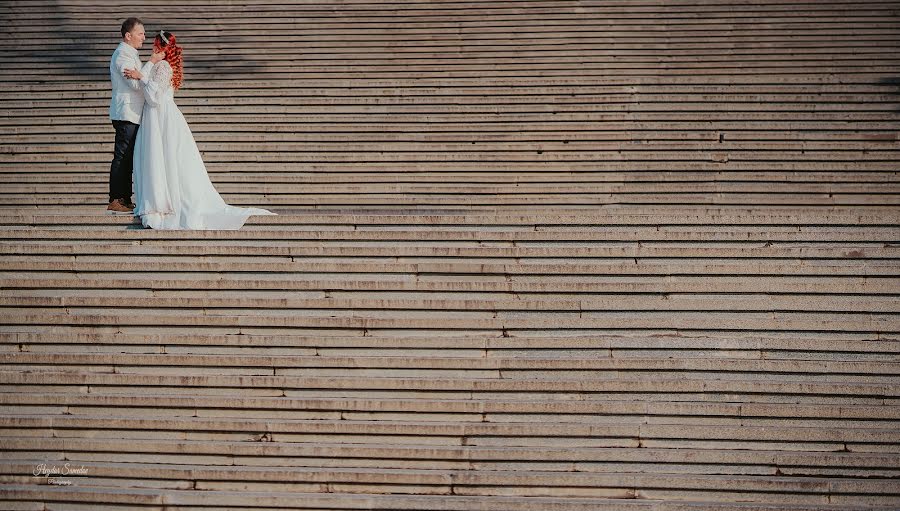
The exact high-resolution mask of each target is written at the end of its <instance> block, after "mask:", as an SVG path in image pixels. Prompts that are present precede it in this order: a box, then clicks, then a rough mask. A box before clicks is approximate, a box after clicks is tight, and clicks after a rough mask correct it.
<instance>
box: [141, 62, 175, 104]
mask: <svg viewBox="0 0 900 511" xmlns="http://www.w3.org/2000/svg"><path fill="white" fill-rule="evenodd" d="M148 77H149V79H148V80H147V83H146V85H145V86H144V87H143V91H144V99H146V100H147V102H148V103H150V104H151V105H152V106H159V104H160V103H162V99H163V95H164V94H165V92H166V89H168V87H169V85H170V83H171V82H172V66H170V65H169V63H168V62H166V61H162V62H160V63H159V64H156V65H155V66H153V68H152V69H151V70H150V72H149V73H148Z"/></svg>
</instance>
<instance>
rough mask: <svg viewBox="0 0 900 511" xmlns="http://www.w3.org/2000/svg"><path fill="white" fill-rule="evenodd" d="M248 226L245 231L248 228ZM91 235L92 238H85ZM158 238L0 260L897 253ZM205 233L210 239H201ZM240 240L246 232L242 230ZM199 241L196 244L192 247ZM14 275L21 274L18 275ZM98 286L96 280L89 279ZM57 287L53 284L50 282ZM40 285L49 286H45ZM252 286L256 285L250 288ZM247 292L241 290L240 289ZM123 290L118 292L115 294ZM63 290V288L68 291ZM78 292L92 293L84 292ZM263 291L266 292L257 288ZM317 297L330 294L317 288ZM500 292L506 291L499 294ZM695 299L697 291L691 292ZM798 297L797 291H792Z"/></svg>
mask: <svg viewBox="0 0 900 511" xmlns="http://www.w3.org/2000/svg"><path fill="white" fill-rule="evenodd" d="M251 225H252V224H251ZM96 232H97V231H93V232H92V234H94V233H96ZM171 232H172V231H169V232H167V233H166V234H160V235H158V236H159V237H158V238H149V237H143V238H132V239H120V240H113V242H110V241H108V240H96V239H94V237H93V236H89V237H85V238H82V239H78V238H77V237H73V238H70V239H68V240H51V241H49V242H42V241H41V240H33V241H32V240H22V239H20V240H16V241H11V242H5V241H0V253H3V254H7V255H11V254H30V253H33V254H36V255H37V254H53V255H58V254H99V255H104V254H109V251H110V245H114V246H115V250H116V252H117V253H118V254H121V255H127V254H141V255H151V254H152V255H159V254H165V255H228V256H245V257H250V256H256V255H268V256H284V257H298V258H309V257H317V258H325V257H328V258H334V257H339V258H346V257H366V258H370V257H382V258H385V257H386V258H391V260H395V258H399V257H403V258H407V257H441V258H461V257H474V258H486V257H493V258H507V259H510V258H512V259H514V258H561V259H565V258H570V259H583V258H590V259H596V258H601V257H602V258H607V257H617V258H629V259H630V258H647V257H666V258H729V257H743V258H804V259H805V258H812V259H897V258H898V248H900V247H897V246H895V245H893V244H886V243H869V244H866V243H860V242H855V243H817V242H804V243H780V242H765V243H762V242H745V243H738V242H728V243H702V244H701V243H696V244H684V243H677V242H675V243H665V242H656V243H633V242H631V243H629V242H621V243H616V242H594V243H578V244H575V243H571V244H570V245H571V246H564V245H565V244H564V243H562V242H560V243H551V242H544V243H533V244H531V246H529V245H525V246H523V245H521V244H515V246H513V244H512V243H496V244H479V243H474V242H445V243H440V242H419V243H417V244H410V243H396V242H394V243H390V242H382V243H377V242H368V243H363V242H360V243H355V244H354V243H349V242H346V241H344V242H340V243H328V242H327V241H319V242H317V243H312V242H303V241H298V242H292V241H289V240H277V241H267V240H255V241H254V240H253V239H252V238H250V239H249V240H247V239H243V240H242V242H241V243H239V244H238V243H235V241H239V240H241V237H239V236H236V235H235V237H234V238H230V240H229V239H227V238H226V239H224V240H219V242H218V243H217V242H216V239H215V236H214V235H212V234H205V235H200V234H198V232H200V231H198V232H195V233H193V236H190V237H189V236H187V235H183V234H182V235H180V237H179V235H178V234H171ZM205 232H206V233H210V232H211V231H205ZM246 232H252V231H250V230H249V229H248V230H247V231H246ZM194 237H196V238H199V239H195V238H194ZM171 240H177V241H178V243H172V242H171ZM20 273H21V272H20ZM0 275H4V276H3V277H0V278H7V279H8V278H11V275H13V274H11V273H9V272H3V273H0ZM33 277H34V278H40V275H33ZM94 277H95V278H99V277H100V275H94ZM51 278H53V279H58V277H57V276H53V277H51ZM44 280H47V282H45V285H50V283H49V279H46V278H45V279H44ZM60 282H69V280H60ZM257 284H259V283H257ZM744 284H745V285H748V286H749V287H744V288H741V290H740V291H745V292H753V291H760V292H765V290H764V289H762V288H760V287H756V286H752V285H750V284H752V283H747V282H744ZM248 285H249V284H248ZM123 286H124V287H126V288H128V287H129V286H128V285H127V284H123V285H121V286H118V287H123ZM67 287H71V284H68V285H67ZM85 287H97V286H91V285H89V284H88V285H86V286H85ZM260 289H267V288H260ZM324 289H330V288H328V287H325V288H324ZM505 290H506V291H508V290H509V289H505ZM699 291H700V292H703V291H702V290H699ZM798 291H799V290H798Z"/></svg>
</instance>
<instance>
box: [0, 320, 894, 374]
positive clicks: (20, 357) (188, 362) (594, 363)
mask: <svg viewBox="0 0 900 511" xmlns="http://www.w3.org/2000/svg"><path fill="white" fill-rule="evenodd" d="M163 333H165V332H163ZM147 334H149V335H152V330H151V331H149V332H147ZM0 360H2V361H3V363H4V364H7V365H8V366H9V369H14V368H16V367H17V366H18V367H22V366H34V367H41V368H42V369H41V370H42V371H51V372H57V371H58V370H59V369H69V368H72V369H77V368H78V367H83V368H86V369H85V370H87V371H93V372H110V371H109V370H104V369H107V368H110V367H116V368H117V369H118V372H129V373H135V372H140V370H141V367H147V368H158V369H160V370H161V368H176V367H179V366H180V367H189V368H191V371H196V372H197V373H196V374H204V373H203V372H202V371H201V369H202V368H218V369H221V370H222V371H223V372H221V373H215V372H213V373H210V372H207V373H205V374H225V373H224V371H225V370H226V368H234V369H238V370H239V369H247V370H248V373H247V374H251V373H252V374H257V375H262V376H266V375H268V376H272V375H278V376H305V377H308V376H328V374H321V375H319V374H317V372H318V371H317V370H319V369H323V370H325V371H323V372H324V373H332V374H336V373H337V371H328V370H329V369H342V370H344V371H345V374H343V375H341V376H348V375H352V376H358V377H366V376H369V375H366V374H363V371H354V370H355V369H378V370H380V372H374V371H373V372H372V375H373V376H377V377H404V375H403V374H399V373H402V372H403V370H407V369H417V370H419V371H420V372H421V373H423V374H422V375H423V376H425V375H427V376H429V377H439V376H440V375H439V374H438V373H439V372H440V371H439V370H442V369H447V370H454V371H462V372H465V371H471V373H472V374H469V375H468V377H475V378H501V377H503V378H515V379H529V378H531V379H539V380H545V379H554V378H548V375H551V374H555V375H556V377H555V378H573V377H574V378H577V377H580V375H581V373H587V372H589V371H593V376H591V377H590V379H609V378H615V377H621V376H624V375H625V373H626V372H627V374H628V375H630V376H632V377H635V378H636V377H640V375H641V374H647V373H654V372H655V373H657V374H659V375H660V376H661V375H663V373H665V372H667V371H669V372H675V373H678V372H684V373H699V374H710V373H713V372H718V373H721V374H728V373H733V374H735V375H736V374H743V375H744V376H745V377H749V376H754V375H756V376H762V375H765V373H784V374H788V373H794V374H793V376H795V377H796V376H802V375H803V374H804V373H807V374H810V375H812V374H816V375H831V376H840V375H846V376H848V377H849V376H855V377H857V379H856V380H853V381H857V382H864V383H866V382H870V379H869V378H867V377H868V376H882V377H885V378H891V379H893V378H896V376H895V374H896V373H898V371H900V364H897V363H896V362H893V361H883V362H869V361H852V360H768V359H757V360H754V359H744V358H726V357H710V358H701V357H699V356H698V357H695V358H684V359H669V358H666V357H660V358H654V357H637V356H635V357H626V358H613V357H599V358H589V359H577V358H572V357H562V358H557V357H551V356H547V357H543V358H535V357H516V356H515V354H513V356H511V357H482V358H473V357H471V356H468V357H450V356H434V357H428V358H422V359H420V360H404V359H403V358H398V357H391V356H386V357H385V356H383V357H354V356H343V357H341V356H335V357H324V356H316V355H313V356H289V355H274V356H273V355H270V356H265V355H232V354H217V355H188V354H183V353H167V354H137V353H127V354H117V353H40V352H38V353H27V352H19V353H2V354H0ZM866 368H868V369H866ZM392 370H398V371H392ZM432 370H433V371H432ZM866 371H868V373H867V372H866ZM355 372H358V373H359V374H351V373H355ZM143 373H144V374H153V373H148V372H147V371H143ZM395 373H396V374H395ZM425 373H428V374H425ZM432 373H433V374H432ZM159 374H165V373H163V372H162V371H161V372H160V373H159ZM168 374H175V373H168ZM234 374H244V373H234ZM412 376H415V374H413V375H412ZM405 377H410V376H405ZM768 377H770V378H771V377H773V376H771V375H769V376H768ZM793 381H799V380H796V379H794V380H793ZM842 381H849V380H846V379H845V380H842Z"/></svg>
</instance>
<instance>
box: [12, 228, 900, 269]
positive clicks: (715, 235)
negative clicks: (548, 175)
mask: <svg viewBox="0 0 900 511" xmlns="http://www.w3.org/2000/svg"><path fill="white" fill-rule="evenodd" d="M95 214H96V213H95ZM105 217H106V220H105V222H106V223H112V222H115V223H114V224H113V225H111V226H109V225H108V226H105V228H94V229H85V228H84V226H83V225H82V224H80V223H71V222H72V221H73V220H75V219H73V218H71V217H69V218H66V219H60V220H61V221H63V222H67V223H61V224H54V223H48V224H45V225H42V226H40V227H38V226H36V225H34V224H33V223H31V224H29V225H27V226H26V225H21V226H12V225H9V224H5V225H3V224H0V237H2V238H3V239H4V240H17V239H19V240H22V239H42V240H48V241H49V240H62V242H63V243H65V242H66V241H67V240H71V239H79V238H85V239H92V240H95V241H102V240H109V241H114V240H123V239H136V238H138V239H164V238H168V237H172V238H175V239H179V238H182V237H184V236H186V234H185V233H176V234H174V235H172V234H168V233H161V234H157V233H148V232H144V231H143V229H140V227H138V226H139V225H140V224H139V223H138V222H137V221H136V220H134V217H133V216H131V215H121V216H114V215H108V214H107V215H105ZM2 220H3V218H2V217H0V221H2ZM78 220H80V219H78ZM286 220H287V221H289V220H290V219H279V223H274V222H272V223H270V224H269V225H262V224H261V225H258V226H256V227H255V228H254V229H252V230H249V229H248V231H247V233H248V234H244V235H242V236H241V237H242V238H243V239H277V238H279V237H280V238H282V239H284V240H290V241H293V242H302V241H322V242H348V243H351V242H357V243H363V242H373V241H378V242H381V243H392V242H396V241H404V242H408V243H417V242H418V243H428V242H433V243H441V242H443V243H447V244H452V243H458V242H481V243H488V242H497V243H502V242H516V243H517V244H519V243H520V244H522V245H523V246H528V245H527V244H528V243H539V242H546V243H562V242H566V241H572V242H580V243H583V244H590V243H603V242H631V241H640V242H648V243H653V242H669V243H678V242H699V243H715V242H721V243H724V242H739V243H752V242H759V241H762V242H769V241H771V242H780V243H790V242H796V243H800V242H817V243H842V242H862V243H868V244H876V243H883V244H885V243H886V244H889V243H891V242H893V241H895V240H897V238H898V235H900V227H898V226H890V225H881V226H848V227H844V226H827V227H820V226H807V225H794V226H772V225H767V226H735V225H724V226H721V227H718V226H708V225H704V226H702V227H700V226H681V225H678V226H665V225H652V224H650V225H648V224H647V223H644V224H643V225H596V224H595V225H586V226H582V227H575V226H558V225H539V224H535V225H533V226H529V225H523V226H503V225H500V226H465V227H461V226H449V225H441V226H435V225H423V226H421V227H416V226H407V225H402V224H400V225H396V224H395V225H384V226H376V225H370V226H360V225H355V224H353V225H322V224H318V225H316V224H310V225H297V224H290V223H287V221H286ZM95 225H96V224H95ZM135 227H136V228H137V229H135ZM454 227H455V228H454ZM188 235H190V236H193V233H190V234H188ZM226 236H227V237H231V239H233V236H234V235H233V234H232V233H222V232H217V233H212V234H210V236H209V237H204V239H217V238H219V239H221V238H224V237H226ZM194 239H196V238H194ZM573 273H574V272H573Z"/></svg>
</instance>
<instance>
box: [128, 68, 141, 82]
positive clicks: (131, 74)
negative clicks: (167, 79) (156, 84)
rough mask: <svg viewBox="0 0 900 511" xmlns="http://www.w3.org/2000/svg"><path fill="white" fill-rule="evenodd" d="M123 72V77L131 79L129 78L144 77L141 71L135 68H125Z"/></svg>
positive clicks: (138, 78)
mask: <svg viewBox="0 0 900 511" xmlns="http://www.w3.org/2000/svg"><path fill="white" fill-rule="evenodd" d="M124 74H125V78H128V79H131V80H140V79H141V78H143V77H144V75H142V74H141V72H140V71H138V70H137V69H126V70H125V72H124Z"/></svg>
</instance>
